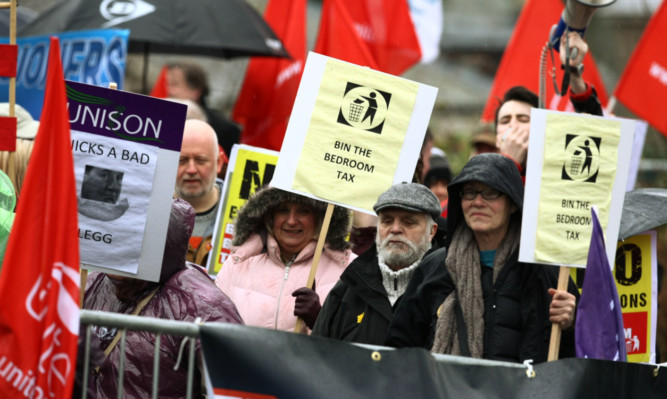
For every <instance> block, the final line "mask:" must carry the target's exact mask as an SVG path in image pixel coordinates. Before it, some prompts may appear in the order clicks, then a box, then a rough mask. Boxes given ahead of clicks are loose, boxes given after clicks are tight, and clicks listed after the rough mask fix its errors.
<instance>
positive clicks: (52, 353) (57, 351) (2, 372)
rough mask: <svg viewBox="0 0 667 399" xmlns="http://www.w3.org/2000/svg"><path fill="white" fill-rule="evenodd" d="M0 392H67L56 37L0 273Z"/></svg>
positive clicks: (66, 158) (69, 338) (68, 307)
mask: <svg viewBox="0 0 667 399" xmlns="http://www.w3.org/2000/svg"><path fill="white" fill-rule="evenodd" d="M0 303H2V306H0V377H1V378H0V397H3V398H23V397H26V398H28V397H30V398H70V397H71V392H72V385H73V381H74V374H75V373H74V372H75V368H76V350H77V339H78V332H79V241H78V236H77V199H76V188H75V180H74V164H73V161H72V150H71V147H70V125H69V115H68V112H67V98H66V96H65V81H64V79H63V69H62V65H61V62H60V46H59V43H58V39H57V38H55V37H52V38H51V44H50V52H49V64H48V71H47V77H46V89H45V95H44V108H43V111H42V116H41V123H40V125H39V131H38V134H37V137H36V139H35V144H34V148H33V151H32V155H31V158H30V164H29V165H28V170H27V172H26V175H25V182H24V184H23V188H22V191H21V201H20V203H19V205H18V210H17V213H16V218H15V219H14V225H13V227H12V231H11V234H10V236H9V242H8V244H7V250H6V252H5V258H4V262H3V267H2V274H0Z"/></svg>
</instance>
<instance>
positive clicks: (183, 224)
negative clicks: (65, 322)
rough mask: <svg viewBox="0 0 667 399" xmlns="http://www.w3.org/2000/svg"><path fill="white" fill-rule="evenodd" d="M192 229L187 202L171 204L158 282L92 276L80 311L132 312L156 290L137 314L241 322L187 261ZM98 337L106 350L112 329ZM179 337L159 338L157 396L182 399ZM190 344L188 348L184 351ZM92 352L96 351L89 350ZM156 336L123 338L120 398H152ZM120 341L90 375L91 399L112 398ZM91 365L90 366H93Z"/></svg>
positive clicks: (197, 380) (197, 381)
mask: <svg viewBox="0 0 667 399" xmlns="http://www.w3.org/2000/svg"><path fill="white" fill-rule="evenodd" d="M193 225H194V211H193V209H192V207H191V206H190V205H189V204H188V203H187V202H185V201H183V200H180V199H176V200H174V202H173V204H172V209H171V217H170V220H169V230H168V233H167V245H166V248H165V253H164V260H163V265H162V273H161V276H160V282H159V283H151V282H146V281H141V280H136V279H128V278H121V279H116V278H115V277H110V276H109V275H107V274H104V273H91V274H90V275H89V277H88V280H87V282H86V294H85V299H84V309H91V310H101V311H105V312H115V313H125V314H130V313H132V311H133V310H134V309H135V307H136V304H137V302H139V301H140V300H141V299H142V298H144V297H146V296H147V295H149V294H150V293H151V292H152V291H153V290H154V289H155V288H156V287H159V288H157V291H156V293H155V296H154V297H153V298H152V299H151V300H150V301H149V302H148V304H147V305H146V306H145V307H144V308H143V309H142V310H141V312H140V313H139V315H140V316H148V317H158V318H163V319H170V320H180V321H195V319H196V318H198V317H200V318H201V321H202V322H228V323H237V324H243V321H242V319H241V316H240V315H239V313H238V311H237V310H236V306H235V305H234V303H233V302H232V301H231V300H230V299H229V298H228V297H227V296H226V295H225V294H224V293H223V292H222V291H220V289H219V288H218V287H216V286H215V284H214V283H213V281H212V280H211V279H210V278H209V276H208V275H207V274H206V272H205V271H204V270H203V269H201V268H199V267H198V266H196V265H193V264H188V263H186V261H185V254H186V251H187V245H188V239H189V237H190V234H191V232H192V226H193ZM94 333H95V334H97V336H98V337H99V338H100V341H101V345H100V346H101V349H102V350H104V349H105V348H106V347H108V346H109V344H110V343H111V340H112V339H113V337H114V335H115V334H116V333H117V331H116V329H108V328H106V327H94ZM183 339H184V338H183V337H177V336H170V335H163V336H162V338H161V343H160V351H161V355H160V356H161V357H160V379H159V384H158V386H159V392H158V397H159V398H182V397H185V392H186V383H187V366H188V361H187V356H186V355H187V351H185V352H184V353H183V356H182V359H181V363H180V366H179V368H178V369H177V370H176V371H174V365H175V364H176V360H177V358H178V353H179V350H180V347H181V342H182V341H183ZM187 347H188V346H187V345H186V348H187ZM196 348H197V359H198V361H200V360H201V343H200V342H199V341H197V344H196ZM91 349H93V350H95V348H91ZM154 353H155V336H154V334H152V333H147V332H139V331H128V332H127V340H126V359H125V374H124V380H123V388H124V395H123V397H124V398H148V397H150V396H151V389H152V376H153V356H154ZM119 363H120V343H118V344H117V345H116V346H115V347H114V348H113V350H112V351H111V353H110V354H109V356H108V357H107V358H106V359H105V360H104V361H103V362H102V364H101V365H99V366H100V368H99V370H98V371H93V372H92V374H91V376H90V378H89V380H90V385H89V387H90V388H91V390H92V391H93V392H94V393H93V397H95V398H116V397H117V384H118V379H117V378H118V366H119ZM91 367H92V365H91ZM193 386H194V390H193V397H195V398H196V397H200V396H201V394H202V388H201V373H200V372H199V370H198V369H197V368H195V375H194V380H193Z"/></svg>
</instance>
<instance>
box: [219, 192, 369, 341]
mask: <svg viewBox="0 0 667 399" xmlns="http://www.w3.org/2000/svg"><path fill="white" fill-rule="evenodd" d="M286 202H294V203H298V204H304V205H307V206H309V207H311V208H313V209H315V211H316V213H318V214H319V215H320V219H322V218H323V217H324V212H325V210H326V206H327V205H326V203H324V202H321V201H317V200H314V199H311V198H308V197H304V196H301V195H297V194H293V193H290V192H287V191H283V190H280V189H277V188H264V189H262V190H259V191H257V192H256V193H255V194H254V195H253V196H251V197H250V198H249V199H248V201H247V202H246V203H245V204H244V206H243V207H242V208H241V209H240V210H239V213H238V215H237V218H236V223H235V231H234V239H233V240H232V249H231V253H230V255H229V256H228V257H227V259H226V260H225V262H224V264H223V265H222V268H221V269H220V272H219V273H218V276H217V277H216V279H215V283H216V285H217V286H218V287H220V289H222V291H224V292H225V293H226V294H227V295H229V297H230V298H231V299H232V300H233V301H234V303H236V306H237V307H238V309H239V313H240V314H241V316H242V317H243V320H244V321H245V323H246V324H247V325H252V326H258V327H265V328H274V329H278V330H285V331H293V330H294V326H295V324H296V316H294V304H295V298H294V297H293V296H292V292H294V291H295V290H296V289H298V288H301V287H304V286H305V285H306V282H307V280H308V275H309V273H310V268H311V265H312V262H313V256H314V253H315V247H316V245H317V242H316V240H315V239H313V240H312V241H311V242H310V243H308V244H307V245H306V247H305V248H303V249H302V250H301V251H300V252H299V254H298V255H297V256H296V258H295V259H294V260H293V262H292V263H289V262H288V264H287V265H286V264H283V262H282V260H281V258H280V247H279V245H278V242H277V241H276V239H275V237H274V236H273V234H271V233H270V232H269V231H267V229H266V227H265V220H266V219H267V218H270V217H271V214H272V213H273V211H274V209H275V208H277V207H278V206H279V205H280V204H283V203H286ZM350 223H351V219H350V215H349V214H348V212H347V211H346V210H345V209H344V208H341V207H338V206H336V207H334V211H333V214H332V216H331V222H330V225H329V230H328V234H327V238H326V241H325V245H324V248H323V251H322V255H321V257H320V260H319V265H318V268H317V274H316V275H315V287H314V289H315V291H316V292H317V294H318V295H319V297H320V303H322V302H324V299H325V298H326V296H327V294H328V293H329V291H330V290H331V288H332V287H333V286H334V284H336V282H337V281H338V279H339V277H340V275H341V273H342V272H343V270H345V268H346V267H347V265H348V264H349V263H350V262H351V261H352V260H353V259H354V258H356V255H354V254H353V253H352V252H351V251H350V249H349V248H350V244H349V243H348V242H347V241H346V237H347V235H348V233H349V229H350Z"/></svg>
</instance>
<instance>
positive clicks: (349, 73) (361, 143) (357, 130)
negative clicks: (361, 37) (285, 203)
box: [283, 59, 422, 209]
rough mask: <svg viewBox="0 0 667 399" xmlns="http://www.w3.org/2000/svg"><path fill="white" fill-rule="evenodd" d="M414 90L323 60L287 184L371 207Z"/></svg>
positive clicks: (390, 169) (387, 177) (390, 165)
mask: <svg viewBox="0 0 667 399" xmlns="http://www.w3.org/2000/svg"><path fill="white" fill-rule="evenodd" d="M418 91H419V84H418V83H415V82H412V81H409V80H406V79H401V78H397V77H395V76H391V75H387V74H382V73H378V72H377V71H373V70H371V69H367V68H360V67H359V66H356V65H353V64H349V63H345V62H341V61H338V60H335V59H328V60H327V61H326V65H325V68H324V73H323V76H322V79H321V85H320V89H319V92H318V93H317V97H316V99H315V106H314V108H313V112H312V116H311V118H310V121H309V124H308V130H307V133H306V137H305V140H304V144H303V149H304V150H303V151H302V152H301V155H300V157H299V160H298V164H297V167H296V173H295V175H294V180H293V182H292V188H293V189H294V190H296V191H301V192H307V193H311V194H313V195H315V196H317V197H320V198H324V199H327V200H330V201H334V202H338V203H343V204H348V205H351V206H354V207H358V208H363V209H372V207H373V204H374V203H375V202H376V201H377V197H378V196H379V195H380V194H381V193H382V192H384V191H385V190H386V189H387V188H389V187H390V186H391V185H392V183H393V179H394V174H395V173H396V168H397V165H398V162H399V157H400V154H401V149H402V147H403V145H404V142H405V141H406V139H407V138H408V137H407V136H406V132H407V131H408V126H409V124H410V118H411V117H412V115H413V108H414V106H415V101H416V98H417V93H418ZM297 111H298V110H296V107H295V111H293V113H294V112H297ZM293 117H294V116H293ZM419 140H420V143H421V140H422V138H419ZM283 151H284V149H283ZM314 177H316V178H314Z"/></svg>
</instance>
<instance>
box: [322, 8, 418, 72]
mask: <svg viewBox="0 0 667 399" xmlns="http://www.w3.org/2000/svg"><path fill="white" fill-rule="evenodd" d="M314 51H315V52H316V53H320V54H323V55H326V56H329V57H333V58H337V59H339V60H343V61H347V62H352V63H354V64H357V65H362V66H368V67H370V68H372V69H376V70H379V71H382V72H387V73H390V74H392V75H400V74H402V73H403V72H405V71H406V70H407V69H408V68H410V67H411V66H413V65H414V64H416V63H418V62H419V61H420V59H421V49H420V47H419V40H418V38H417V33H416V31H415V27H414V24H413V23H412V18H411V16H410V9H409V7H408V2H407V0H396V1H385V0H324V3H323V5H322V17H321V18H320V30H319V34H318V36H317V42H316V44H315V50H314Z"/></svg>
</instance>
